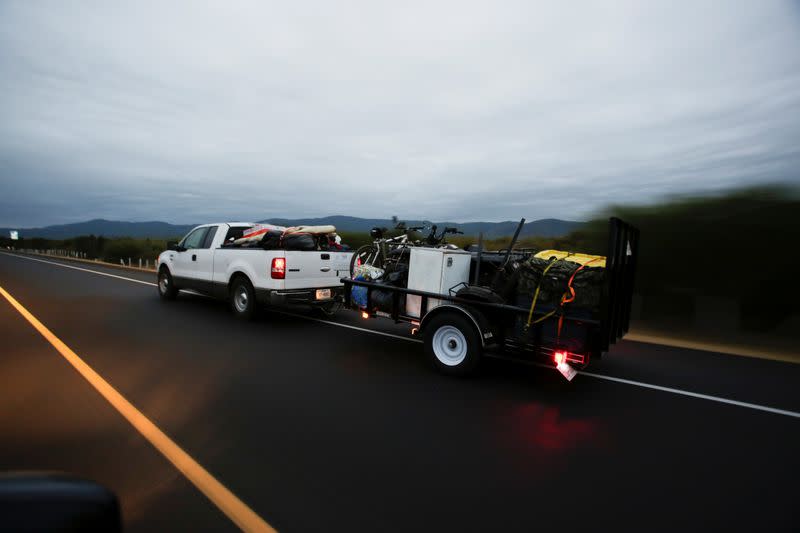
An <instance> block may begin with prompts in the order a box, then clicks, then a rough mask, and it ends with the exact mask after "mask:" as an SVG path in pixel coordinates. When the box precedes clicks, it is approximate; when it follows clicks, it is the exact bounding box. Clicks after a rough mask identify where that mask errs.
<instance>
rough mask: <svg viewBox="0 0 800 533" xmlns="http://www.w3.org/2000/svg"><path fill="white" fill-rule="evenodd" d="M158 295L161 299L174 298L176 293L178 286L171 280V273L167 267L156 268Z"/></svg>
mask: <svg viewBox="0 0 800 533" xmlns="http://www.w3.org/2000/svg"><path fill="white" fill-rule="evenodd" d="M156 285H157V286H158V295H159V296H161V299H162V300H174V299H175V297H176V296H177V295H178V288H177V287H175V283H173V281H172V274H170V273H169V268H167V267H165V266H162V267H161V268H160V269H159V270H158V283H157V284H156Z"/></svg>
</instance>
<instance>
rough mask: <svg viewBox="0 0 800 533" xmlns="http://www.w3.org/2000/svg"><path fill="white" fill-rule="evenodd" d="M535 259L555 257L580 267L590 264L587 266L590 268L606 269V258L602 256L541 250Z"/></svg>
mask: <svg viewBox="0 0 800 533" xmlns="http://www.w3.org/2000/svg"><path fill="white" fill-rule="evenodd" d="M535 257H538V258H539V259H546V260H549V259H551V258H553V257H555V258H556V259H566V260H567V261H572V262H573V263H578V264H581V265H585V264H587V263H591V264H590V265H589V266H590V267H602V268H605V267H606V258H605V257H603V256H602V255H589V254H579V253H574V252H563V251H561V250H542V251H541V252H539V253H538V254H536V255H535Z"/></svg>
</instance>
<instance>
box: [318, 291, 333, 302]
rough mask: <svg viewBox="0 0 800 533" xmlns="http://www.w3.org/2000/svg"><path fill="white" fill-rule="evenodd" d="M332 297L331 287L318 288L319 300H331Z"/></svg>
mask: <svg viewBox="0 0 800 533" xmlns="http://www.w3.org/2000/svg"><path fill="white" fill-rule="evenodd" d="M330 299H331V290H330V289H317V300H330Z"/></svg>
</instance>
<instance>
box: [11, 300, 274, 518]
mask: <svg viewBox="0 0 800 533" xmlns="http://www.w3.org/2000/svg"><path fill="white" fill-rule="evenodd" d="M0 294H2V295H3V296H4V297H5V299H6V300H8V303H10V304H11V305H12V306H13V307H14V308H15V309H16V310H17V311H18V312H19V314H21V315H22V316H23V317H25V320H27V321H28V322H30V324H31V325H32V326H33V327H34V329H36V331H38V332H39V333H41V335H42V337H44V338H45V339H47V341H48V342H49V343H50V344H52V345H53V347H54V348H55V349H56V350H57V351H58V353H60V354H61V355H62V356H63V357H64V359H66V360H67V361H68V362H69V363H70V364H71V365H72V366H73V367H74V368H75V370H77V371H78V372H79V373H80V374H81V375H82V376H83V377H84V378H85V379H86V381H88V382H89V383H90V384H91V385H92V386H93V387H94V388H95V389H96V390H97V392H99V393H100V394H101V395H102V396H103V398H105V399H106V400H107V401H108V403H110V404H111V405H112V406H114V408H115V409H116V410H117V411H119V413H120V414H121V415H122V416H124V417H125V419H127V420H128V422H130V423H131V425H132V426H133V427H134V428H135V429H136V430H137V431H138V432H139V433H141V434H142V436H143V437H144V438H146V439H147V440H148V441H149V442H150V444H152V445H153V446H154V447H155V448H156V449H157V450H158V451H159V452H161V454H162V455H164V457H166V458H167V460H168V461H169V462H171V463H172V464H173V465H174V466H175V468H177V469H178V470H180V471H181V473H183V475H184V476H186V478H187V479H188V480H189V481H191V482H192V483H193V484H194V486H195V487H197V488H198V489H199V490H200V491H201V492H202V493H203V494H205V495H206V497H207V498H208V499H209V500H211V502H212V503H213V504H214V505H216V506H217V507H219V509H220V510H221V511H222V512H223V513H225V515H227V517H228V518H230V519H231V520H232V521H233V523H235V524H236V525H237V526H238V527H239V528H241V529H242V530H243V531H257V532H268V531H269V532H272V531H275V529H274V528H273V527H272V526H270V525H269V524H267V523H266V522H265V521H264V519H262V518H261V517H260V516H258V515H257V514H256V513H255V512H254V511H253V510H252V509H250V508H249V507H248V506H247V505H245V503H244V502H242V501H241V500H240V499H239V498H237V497H236V495H235V494H233V493H232V492H231V491H230V490H228V489H227V488H226V487H225V486H224V485H223V484H222V483H220V482H219V481H217V479H216V478H215V477H214V476H212V475H211V474H209V473H208V471H207V470H206V469H205V468H203V467H202V466H201V465H200V463H198V462H197V461H195V460H194V459H193V458H192V457H191V456H190V455H189V454H188V453H186V452H185V451H184V450H183V449H182V448H181V447H180V446H178V445H177V444H176V443H175V442H174V441H173V440H172V439H170V438H169V437H168V436H167V435H166V434H165V433H164V432H163V431H161V430H160V429H159V428H158V426H156V425H155V424H154V423H153V422H151V421H150V419H148V418H147V417H146V416H145V415H144V414H142V412H141V411H139V410H138V409H136V407H134V406H133V404H132V403H130V402H129V401H128V400H126V399H125V397H124V396H122V395H121V394H120V393H119V392H117V390H116V389H115V388H114V387H112V386H111V385H110V384H109V383H108V382H107V381H106V380H105V379H103V378H102V376H100V374H98V373H97V372H95V371H94V370H93V369H92V367H90V366H89V365H87V364H86V363H85V362H84V361H83V359H81V358H80V357H78V355H77V354H76V353H75V352H73V351H72V350H71V349H70V348H69V346H67V345H66V344H64V343H63V342H62V341H61V339H59V338H58V337H56V336H55V335H54V334H53V332H51V331H50V330H49V329H47V327H45V325H44V324H42V323H41V322H39V320H38V319H37V318H36V317H35V316H33V315H32V314H31V313H30V312H29V311H28V310H27V309H25V307H23V306H22V304H20V303H19V302H18V301H17V300H15V299H14V297H13V296H11V295H10V294H9V293H8V292H7V291H6V290H5V289H4V288H3V287H0Z"/></svg>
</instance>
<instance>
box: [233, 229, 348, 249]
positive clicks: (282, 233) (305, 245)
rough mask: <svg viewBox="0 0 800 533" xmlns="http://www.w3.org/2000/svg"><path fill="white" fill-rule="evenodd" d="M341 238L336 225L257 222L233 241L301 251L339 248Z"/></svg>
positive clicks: (246, 244) (236, 243) (245, 244)
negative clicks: (286, 224)
mask: <svg viewBox="0 0 800 533" xmlns="http://www.w3.org/2000/svg"><path fill="white" fill-rule="evenodd" d="M340 242H341V239H340V238H339V236H338V235H336V227H335V226H293V227H290V228H286V227H284V226H273V225H272V224H256V225H255V226H253V227H252V228H248V229H247V230H245V232H244V233H243V234H242V237H241V238H239V239H236V240H235V241H233V244H235V245H237V246H259V247H261V248H265V249H267V250H275V249H285V250H299V251H313V250H329V249H338V248H337V247H340V244H339V243H340Z"/></svg>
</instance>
